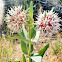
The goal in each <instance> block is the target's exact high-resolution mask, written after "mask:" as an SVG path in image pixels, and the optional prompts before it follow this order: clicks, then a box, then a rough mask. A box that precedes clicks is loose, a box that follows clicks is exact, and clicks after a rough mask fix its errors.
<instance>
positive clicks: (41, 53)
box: [37, 44, 49, 57]
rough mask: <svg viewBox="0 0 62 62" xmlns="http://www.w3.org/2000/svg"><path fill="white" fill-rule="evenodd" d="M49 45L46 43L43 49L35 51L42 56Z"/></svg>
mask: <svg viewBox="0 0 62 62" xmlns="http://www.w3.org/2000/svg"><path fill="white" fill-rule="evenodd" d="M48 47H49V44H47V45H46V46H45V47H44V48H43V49H41V50H40V51H38V52H37V53H38V54H39V55H40V56H42V57H43V56H44V54H45V52H46V50H47V49H48Z"/></svg>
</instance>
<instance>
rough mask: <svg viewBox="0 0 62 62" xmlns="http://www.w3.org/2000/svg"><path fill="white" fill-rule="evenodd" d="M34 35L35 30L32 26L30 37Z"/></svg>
mask: <svg viewBox="0 0 62 62" xmlns="http://www.w3.org/2000/svg"><path fill="white" fill-rule="evenodd" d="M35 35H36V30H35V29H34V28H32V29H31V38H34V37H35Z"/></svg>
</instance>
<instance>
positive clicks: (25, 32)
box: [22, 24, 28, 39]
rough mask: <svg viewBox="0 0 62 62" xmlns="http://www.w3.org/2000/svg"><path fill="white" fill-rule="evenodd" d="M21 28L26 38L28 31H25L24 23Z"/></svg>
mask: <svg viewBox="0 0 62 62" xmlns="http://www.w3.org/2000/svg"><path fill="white" fill-rule="evenodd" d="M22 29H23V32H24V36H25V38H26V39H28V32H27V30H26V29H25V26H24V24H22Z"/></svg>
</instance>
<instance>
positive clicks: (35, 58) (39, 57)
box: [31, 53, 42, 62]
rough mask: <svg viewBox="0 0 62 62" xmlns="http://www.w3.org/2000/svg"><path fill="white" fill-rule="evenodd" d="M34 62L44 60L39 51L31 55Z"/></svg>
mask: <svg viewBox="0 0 62 62" xmlns="http://www.w3.org/2000/svg"><path fill="white" fill-rule="evenodd" d="M31 59H32V62H42V57H41V56H39V54H38V53H35V54H33V56H31Z"/></svg>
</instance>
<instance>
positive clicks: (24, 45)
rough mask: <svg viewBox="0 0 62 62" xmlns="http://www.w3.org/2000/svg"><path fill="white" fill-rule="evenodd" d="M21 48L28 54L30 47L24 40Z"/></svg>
mask: <svg viewBox="0 0 62 62" xmlns="http://www.w3.org/2000/svg"><path fill="white" fill-rule="evenodd" d="M21 48H22V51H23V53H25V54H28V49H27V45H26V43H25V42H24V41H22V40H21Z"/></svg>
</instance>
